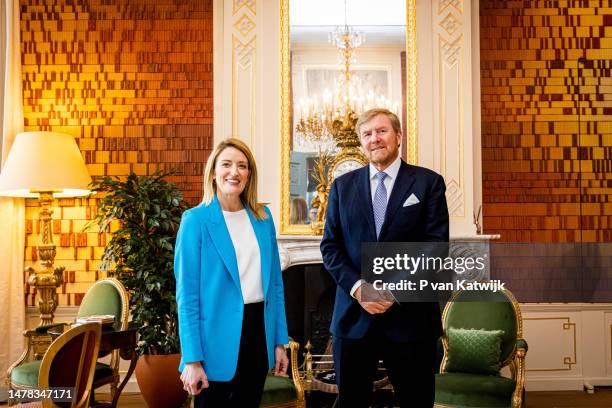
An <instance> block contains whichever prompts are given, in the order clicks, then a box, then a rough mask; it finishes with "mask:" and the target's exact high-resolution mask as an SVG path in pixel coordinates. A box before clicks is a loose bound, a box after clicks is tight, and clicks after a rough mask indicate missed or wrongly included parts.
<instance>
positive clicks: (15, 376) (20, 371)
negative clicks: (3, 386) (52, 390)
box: [11, 360, 42, 388]
mask: <svg viewBox="0 0 612 408" xmlns="http://www.w3.org/2000/svg"><path fill="white" fill-rule="evenodd" d="M41 361H42V360H34V361H32V362H31V363H25V364H22V365H20V366H17V367H15V368H14V369H13V371H11V382H12V383H13V384H15V385H19V386H21V387H24V388H30V387H31V388H36V386H37V385H38V372H39V371H40V362H41Z"/></svg>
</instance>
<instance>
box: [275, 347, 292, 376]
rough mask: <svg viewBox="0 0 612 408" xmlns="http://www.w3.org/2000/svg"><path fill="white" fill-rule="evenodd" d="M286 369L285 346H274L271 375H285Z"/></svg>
mask: <svg viewBox="0 0 612 408" xmlns="http://www.w3.org/2000/svg"><path fill="white" fill-rule="evenodd" d="M287 367H289V359H288V358H287V352H286V351H285V346H283V345H280V346H276V347H275V348H274V370H273V371H272V374H274V375H276V376H279V375H286V374H287Z"/></svg>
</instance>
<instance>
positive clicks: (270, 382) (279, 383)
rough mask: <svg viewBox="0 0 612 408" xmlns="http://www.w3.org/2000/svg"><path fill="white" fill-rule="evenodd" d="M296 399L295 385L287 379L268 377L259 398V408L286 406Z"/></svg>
mask: <svg viewBox="0 0 612 408" xmlns="http://www.w3.org/2000/svg"><path fill="white" fill-rule="evenodd" d="M296 399H297V393H296V392H295V385H294V384H293V380H292V379H291V378H289V377H275V376H273V375H268V377H267V378H266V383H265V385H264V393H263V396H262V398H261V404H260V405H261V406H262V407H265V406H269V405H278V404H286V403H288V402H291V401H295V400H296Z"/></svg>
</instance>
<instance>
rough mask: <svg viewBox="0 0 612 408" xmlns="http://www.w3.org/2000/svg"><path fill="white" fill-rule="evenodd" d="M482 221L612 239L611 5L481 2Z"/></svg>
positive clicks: (561, 237) (519, 235) (526, 231)
mask: <svg viewBox="0 0 612 408" xmlns="http://www.w3.org/2000/svg"><path fill="white" fill-rule="evenodd" d="M480 58H481V61H480V71H481V90H482V98H481V99H482V106H481V114H482V169H483V171H482V172H483V175H482V182H483V189H482V190H483V215H484V218H483V226H484V231H485V232H486V233H495V234H501V238H502V240H505V241H514V242H610V241H612V76H611V75H610V74H611V72H612V4H611V3H610V1H609V0H601V1H599V0H597V1H594V0H588V1H587V0H568V1H541V0H540V1H536V0H531V1H529V0H528V1H509V0H481V1H480Z"/></svg>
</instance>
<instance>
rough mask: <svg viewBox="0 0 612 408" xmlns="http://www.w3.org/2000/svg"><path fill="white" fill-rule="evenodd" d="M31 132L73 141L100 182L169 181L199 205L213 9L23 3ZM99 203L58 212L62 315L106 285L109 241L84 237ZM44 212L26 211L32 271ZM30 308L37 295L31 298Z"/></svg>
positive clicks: (184, 2)
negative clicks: (102, 271) (127, 178)
mask: <svg viewBox="0 0 612 408" xmlns="http://www.w3.org/2000/svg"><path fill="white" fill-rule="evenodd" d="M20 5H21V38H22V71H23V98H24V116H25V128H26V130H52V131H59V132H65V133H69V134H71V135H73V136H74V137H75V138H76V140H77V143H78V144H79V147H80V149H81V151H82V153H83V156H84V158H85V161H86V163H87V167H88V169H89V172H90V174H91V175H92V176H103V175H118V176H122V175H127V174H128V173H129V172H130V171H134V172H136V173H138V174H150V173H152V172H153V171H155V170H156V169H158V168H163V169H170V168H173V169H176V170H178V172H179V173H178V175H177V176H174V177H172V181H175V182H176V183H177V184H178V185H179V186H180V188H181V189H182V190H183V191H184V193H185V197H186V199H187V200H188V201H189V203H190V204H192V205H193V204H196V203H197V202H198V201H199V199H200V197H201V177H202V173H203V166H204V164H205V162H206V159H207V158H208V155H209V154H210V150H211V149H212V143H213V135H212V124H213V77H212V75H213V67H212V64H213V61H212V1H211V0H197V1H196V0H181V1H174V0H156V1H147V0H80V1H65V0H22V1H21V2H20ZM94 211H95V200H93V199H76V200H59V201H56V203H55V206H54V215H53V217H54V220H55V221H54V233H55V234H56V235H55V243H56V245H57V246H58V254H57V257H56V263H57V264H60V265H65V266H66V272H65V282H66V283H65V284H64V285H63V287H61V288H60V290H59V293H60V299H59V300H60V305H74V304H79V303H80V299H81V297H82V295H83V293H84V291H85V290H86V289H87V288H88V287H89V285H90V284H91V282H93V281H94V280H95V279H97V278H98V272H97V266H98V264H99V259H100V256H101V251H102V248H103V247H104V244H105V243H104V239H105V237H103V236H98V234H96V233H95V232H84V231H83V226H84V225H85V223H86V222H87V220H89V219H91V217H92V214H93V212H94ZM37 218H38V208H37V203H36V201H32V200H29V201H28V202H27V209H26V223H27V224H26V225H27V228H28V230H27V243H26V263H27V264H28V265H30V264H32V263H33V262H34V261H36V251H35V248H34V247H35V245H36V242H37V241H36V240H37V239H38V236H37V233H38V227H37V224H38V223H37V222H36V220H37ZM28 291H29V293H28V296H27V298H28V300H27V303H28V305H33V304H34V294H33V293H32V292H31V290H30V289H29V288H28Z"/></svg>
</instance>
